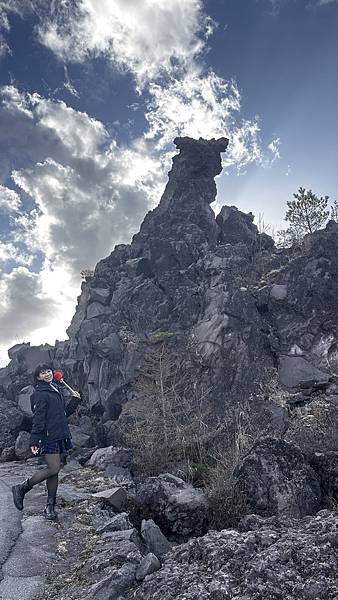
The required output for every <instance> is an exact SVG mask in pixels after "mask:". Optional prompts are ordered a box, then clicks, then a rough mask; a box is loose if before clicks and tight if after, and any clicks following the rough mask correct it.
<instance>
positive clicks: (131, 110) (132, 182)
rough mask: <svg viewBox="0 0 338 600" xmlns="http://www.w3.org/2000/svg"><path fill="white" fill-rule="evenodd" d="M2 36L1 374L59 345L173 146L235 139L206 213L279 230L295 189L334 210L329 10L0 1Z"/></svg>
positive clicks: (334, 96)
mask: <svg viewBox="0 0 338 600" xmlns="http://www.w3.org/2000/svg"><path fill="white" fill-rule="evenodd" d="M0 27H1V32H0V166H1V170H0V173H1V180H0V298H1V300H0V366H5V365H6V364H7V363H8V362H9V359H8V355H7V349H8V348H9V347H11V346H12V345H14V344H15V343H18V342H23V341H26V342H27V341H30V342H31V344H32V345H35V344H40V343H44V342H48V343H50V344H54V343H55V340H56V339H58V340H63V339H67V335H66V333H65V330H66V328H67V327H68V325H69V323H70V320H71V318H72V315H73V314H74V311H75V307H76V302H77V296H78V295H79V294H80V290H81V280H82V278H81V276H80V271H81V270H82V269H85V268H88V269H93V268H94V267H95V264H96V263H97V262H98V260H100V259H101V258H103V257H105V256H107V255H108V254H109V253H110V252H111V251H112V249H113V248H114V246H115V245H116V244H119V243H129V242H130V241H131V237H132V235H133V234H134V233H135V232H136V231H138V229H139V226H140V224H141V222H142V220H143V218H144V216H145V214H146V212H147V211H148V210H149V209H151V208H153V207H154V206H155V205H156V204H157V203H158V202H159V200H160V197H161V194H162V192H163V189H164V186H165V183H166V180H167V173H168V170H169V169H170V165H171V157H172V156H173V154H175V148H174V146H173V144H172V141H173V139H174V137H175V136H176V135H190V136H193V137H199V136H203V137H206V138H212V137H218V136H224V135H225V136H227V137H229V138H230V144H229V148H228V151H227V152H226V153H225V154H224V156H223V167H224V168H223V173H222V174H221V175H220V176H219V177H218V178H217V187H218V197H217V200H216V202H215V203H214V204H213V205H212V206H213V208H214V210H215V213H216V214H217V212H218V211H219V209H220V207H221V206H222V205H223V204H233V205H236V206H238V207H239V208H240V209H241V210H243V211H245V212H249V211H251V212H253V213H254V214H255V215H256V222H257V221H258V219H259V216H260V218H261V220H264V222H265V224H266V225H267V226H271V227H272V228H273V229H275V230H277V229H279V228H281V227H283V217H284V214H285V207H286V201H287V200H289V199H291V198H292V194H293V193H294V192H296V191H297V190H298V188H299V187H300V186H302V187H305V188H306V189H310V188H311V189H312V190H313V191H314V192H315V193H317V194H318V195H328V196H330V201H334V200H335V199H337V196H336V191H337V178H338V176H337V158H338V156H337V155H338V140H337V131H338V110H337V107H338V69H337V56H338V35H337V31H338V2H337V1H336V0H279V1H278V2H277V1H272V0H205V1H204V2H202V1H200V0H170V1H168V0H166V1H164V0H144V1H143V2H142V3H140V2H137V1H136V0H76V1H75V0H72V1H70V0H59V1H55V0H20V1H19V0H18V1H16V0H0Z"/></svg>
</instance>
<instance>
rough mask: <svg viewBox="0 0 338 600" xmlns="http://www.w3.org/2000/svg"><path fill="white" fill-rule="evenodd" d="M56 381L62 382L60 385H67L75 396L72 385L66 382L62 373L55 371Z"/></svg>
mask: <svg viewBox="0 0 338 600" xmlns="http://www.w3.org/2000/svg"><path fill="white" fill-rule="evenodd" d="M54 379H55V381H60V383H63V385H65V386H66V387H67V388H68V389H69V390H70V391H71V392H72V393H73V394H75V392H74V390H73V388H71V387H70V385H68V383H66V382H65V381H64V379H63V375H62V371H55V373H54Z"/></svg>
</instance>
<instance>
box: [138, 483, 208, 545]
mask: <svg viewBox="0 0 338 600" xmlns="http://www.w3.org/2000/svg"><path fill="white" fill-rule="evenodd" d="M135 501H136V503H137V504H138V505H139V506H141V507H142V509H143V510H147V514H150V515H151V516H152V517H153V520H154V521H155V523H156V524H157V525H158V526H159V527H160V528H161V530H162V531H163V532H164V534H165V535H166V536H167V537H168V538H169V539H171V538H175V539H177V540H186V539H188V538H189V537H191V536H196V535H203V534H204V533H205V532H206V531H207V525H208V501H207V498H206V496H205V494H204V493H203V492H202V490H200V489H195V488H193V486H192V485H190V484H188V483H185V482H184V481H183V479H180V478H179V477H175V476H174V475H171V474H170V473H164V474H161V475H159V476H158V477H148V478H147V479H145V481H144V482H142V483H140V484H139V485H138V486H137V489H136V497H135Z"/></svg>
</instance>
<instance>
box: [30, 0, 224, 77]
mask: <svg viewBox="0 0 338 600" xmlns="http://www.w3.org/2000/svg"><path fill="white" fill-rule="evenodd" d="M214 26H215V24H213V22H212V20H211V19H210V18H208V17H207V16H206V15H204V14H203V10H202V2H201V0H170V2H167V1H166V0H143V1H142V2H135V0H100V2H98V1H97V0H78V1H77V2H74V3H72V4H71V5H70V4H68V3H63V4H61V5H56V7H55V10H54V11H53V12H52V14H51V15H50V17H49V19H47V20H45V21H44V22H43V23H41V25H40V34H39V39H40V41H41V43H43V44H45V45H46V46H47V47H48V48H50V49H51V50H52V51H53V52H54V53H55V54H56V55H57V56H58V57H59V58H60V59H61V60H64V61H65V62H72V61H75V62H76V61H78V62H82V61H84V60H85V59H86V58H88V57H90V56H98V55H104V56H106V57H107V58H109V59H110V60H111V61H112V62H113V63H114V65H115V66H117V67H119V68H120V69H122V70H128V71H131V72H132V73H133V74H134V76H135V78H136V80H137V82H138V84H139V85H140V86H141V87H142V86H143V85H144V83H145V82H147V81H149V80H152V79H154V78H157V77H158V76H159V75H160V74H172V73H173V72H175V71H177V70H179V69H180V68H182V67H186V66H187V65H188V64H189V63H190V62H191V61H193V59H194V57H196V56H197V55H198V54H199V53H200V52H201V51H202V50H203V48H204V43H205V42H204V39H205V38H207V37H208V36H209V35H211V33H212V31H213V28H214Z"/></svg>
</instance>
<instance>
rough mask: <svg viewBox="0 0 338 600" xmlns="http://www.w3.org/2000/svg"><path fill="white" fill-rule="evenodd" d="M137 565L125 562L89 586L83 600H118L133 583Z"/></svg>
mask: <svg viewBox="0 0 338 600" xmlns="http://www.w3.org/2000/svg"><path fill="white" fill-rule="evenodd" d="M136 570H137V566H136V565H134V564H129V563H128V564H125V565H123V566H122V567H121V568H120V569H114V571H113V573H112V574H111V575H108V576H107V577H105V578H104V579H101V581H99V582H98V583H94V585H92V586H91V588H90V589H89V591H88V593H87V594H86V596H84V600H108V598H109V599H110V600H118V598H121V595H122V594H123V593H124V592H126V591H127V590H128V589H129V588H130V587H131V586H132V585H133V584H134V583H135V573H136Z"/></svg>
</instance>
